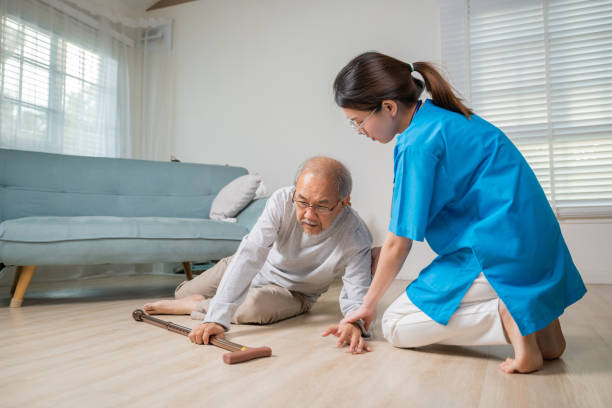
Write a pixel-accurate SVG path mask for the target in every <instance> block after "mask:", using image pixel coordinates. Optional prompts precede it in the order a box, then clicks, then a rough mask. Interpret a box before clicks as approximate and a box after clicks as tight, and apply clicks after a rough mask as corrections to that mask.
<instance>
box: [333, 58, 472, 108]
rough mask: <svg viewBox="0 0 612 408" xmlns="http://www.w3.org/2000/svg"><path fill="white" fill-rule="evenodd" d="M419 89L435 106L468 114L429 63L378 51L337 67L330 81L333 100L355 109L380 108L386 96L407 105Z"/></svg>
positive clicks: (409, 104)
mask: <svg viewBox="0 0 612 408" xmlns="http://www.w3.org/2000/svg"><path fill="white" fill-rule="evenodd" d="M413 67H414V71H416V72H418V73H420V74H421V75H422V76H423V79H424V80H425V83H424V84H423V81H421V80H420V79H417V78H414V77H413V76H412V71H413ZM423 88H426V89H427V91H428V92H429V93H430V94H431V98H432V101H433V103H434V104H435V105H437V106H439V107H441V108H444V109H447V110H450V111H453V112H457V113H460V114H462V115H464V116H465V117H466V118H468V119H469V117H470V115H472V113H473V112H472V111H471V110H470V109H469V108H468V107H467V106H465V105H464V104H463V102H462V101H461V99H460V98H459V97H457V96H456V95H455V93H454V92H453V89H452V87H451V85H450V84H449V83H448V82H447V81H446V80H445V79H444V77H442V75H441V74H440V72H438V70H437V69H436V68H434V66H433V65H432V64H430V63H428V62H415V63H413V64H412V65H411V64H406V63H405V62H402V61H400V60H398V59H395V58H393V57H389V56H388V55H384V54H381V53H378V52H366V53H364V54H361V55H358V56H357V57H355V58H353V59H352V60H351V61H350V62H349V63H348V64H347V65H346V66H345V67H344V68H342V69H341V70H340V72H339V73H338V75H337V76H336V80H335V81H334V99H335V100H336V103H337V104H338V106H340V107H342V108H349V109H357V110H372V109H376V108H380V106H381V103H382V101H384V100H387V99H389V100H395V101H400V102H402V103H403V104H404V105H406V106H411V105H413V104H415V103H416V102H417V101H418V99H419V96H420V95H421V93H422V92H423Z"/></svg>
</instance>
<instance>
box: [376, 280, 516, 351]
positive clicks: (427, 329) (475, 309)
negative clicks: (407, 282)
mask: <svg viewBox="0 0 612 408" xmlns="http://www.w3.org/2000/svg"><path fill="white" fill-rule="evenodd" d="M498 304H499V298H498V296H497V293H495V291H494V290H493V288H492V287H491V285H490V284H489V282H488V281H487V279H486V278H485V276H484V275H483V274H482V273H481V274H480V275H479V276H478V278H476V280H474V283H473V284H472V286H471V287H470V289H469V290H468V291H467V293H466V294H465V296H464V298H463V300H462V301H461V303H460V304H459V307H458V308H457V310H456V311H455V313H453V315H452V317H451V318H450V320H449V321H448V324H447V325H446V326H445V325H442V324H439V323H437V322H435V321H433V320H432V319H431V318H430V317H429V316H427V315H426V314H425V313H423V312H422V311H421V310H420V309H419V308H418V307H416V306H415V305H414V304H413V303H412V302H411V301H410V299H409V298H408V295H407V294H406V291H404V292H403V293H402V294H401V295H400V296H399V297H398V298H397V299H396V300H395V301H394V302H393V303H392V304H391V306H389V308H388V309H387V310H386V311H385V314H384V315H383V318H382V330H383V335H384V336H385V338H386V339H387V341H389V343H391V344H392V345H393V346H395V347H404V348H413V347H421V346H426V345H429V344H448V345H456V346H481V345H492V344H507V342H506V337H505V335H504V329H503V326H502V322H501V317H500V316H499V311H498Z"/></svg>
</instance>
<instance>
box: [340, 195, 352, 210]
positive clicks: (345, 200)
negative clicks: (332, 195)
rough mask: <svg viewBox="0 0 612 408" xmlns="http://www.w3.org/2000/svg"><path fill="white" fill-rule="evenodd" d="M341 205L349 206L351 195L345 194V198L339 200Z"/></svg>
mask: <svg viewBox="0 0 612 408" xmlns="http://www.w3.org/2000/svg"><path fill="white" fill-rule="evenodd" d="M341 203H342V206H344V207H346V206H347V205H348V206H349V207H350V206H351V195H350V194H349V195H348V196H346V198H345V199H344V200H342V201H341Z"/></svg>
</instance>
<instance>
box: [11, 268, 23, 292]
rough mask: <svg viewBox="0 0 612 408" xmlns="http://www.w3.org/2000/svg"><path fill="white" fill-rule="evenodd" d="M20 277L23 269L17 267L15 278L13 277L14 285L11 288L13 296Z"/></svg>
mask: <svg viewBox="0 0 612 408" xmlns="http://www.w3.org/2000/svg"><path fill="white" fill-rule="evenodd" d="M20 275H21V267H17V268H16V269H15V276H13V285H12V286H11V296H13V295H14V294H15V288H16V287H17V282H19V276H20Z"/></svg>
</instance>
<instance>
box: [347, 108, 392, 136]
mask: <svg viewBox="0 0 612 408" xmlns="http://www.w3.org/2000/svg"><path fill="white" fill-rule="evenodd" d="M391 102H392V105H390V104H389V103H387V101H385V102H383V104H382V105H381V107H380V108H379V109H377V110H376V111H374V112H373V111H361V110H355V109H350V108H342V110H343V111H344V114H345V115H346V117H347V118H348V119H349V120H350V121H352V123H353V124H354V126H353V127H355V129H356V130H357V132H358V133H359V134H361V135H364V136H365V137H367V138H369V139H372V141H377V142H380V143H389V142H390V141H391V140H393V138H394V137H395V135H396V134H397V127H398V124H397V116H398V115H397V113H398V112H397V108H398V107H397V104H396V103H395V102H393V101H391ZM372 112H373V113H372Z"/></svg>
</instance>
